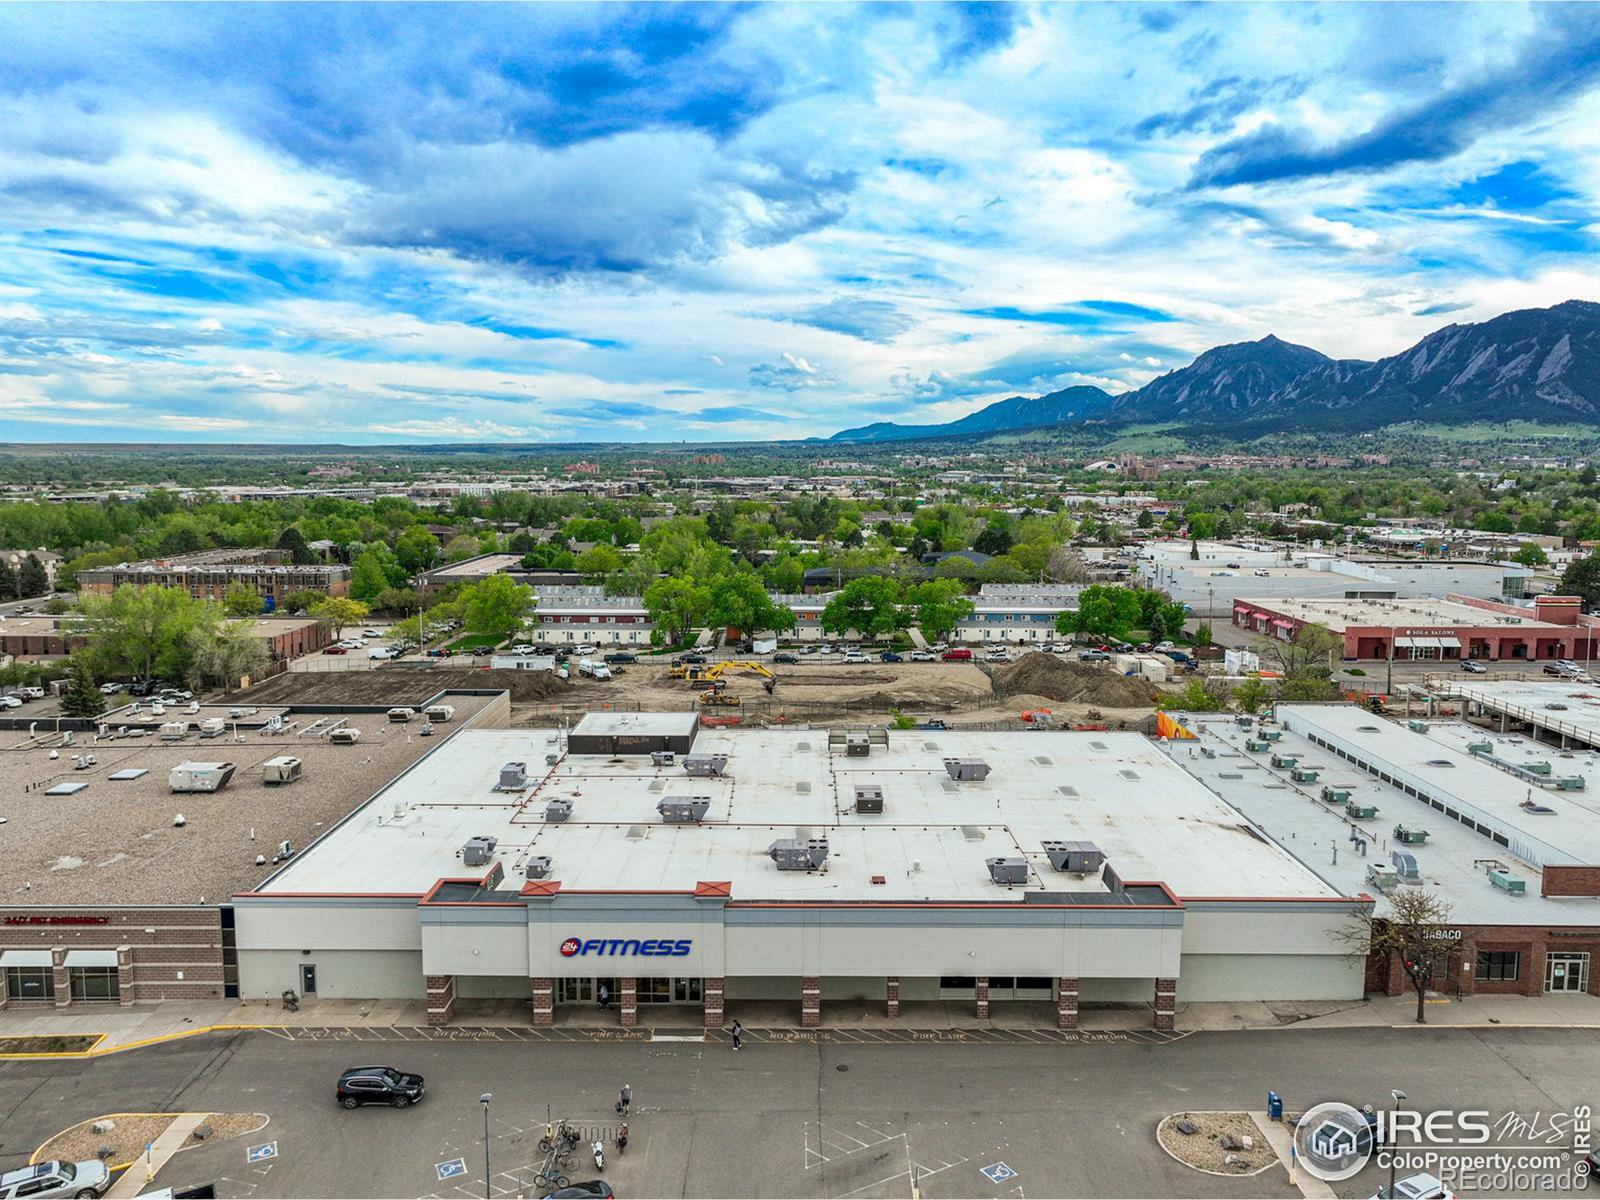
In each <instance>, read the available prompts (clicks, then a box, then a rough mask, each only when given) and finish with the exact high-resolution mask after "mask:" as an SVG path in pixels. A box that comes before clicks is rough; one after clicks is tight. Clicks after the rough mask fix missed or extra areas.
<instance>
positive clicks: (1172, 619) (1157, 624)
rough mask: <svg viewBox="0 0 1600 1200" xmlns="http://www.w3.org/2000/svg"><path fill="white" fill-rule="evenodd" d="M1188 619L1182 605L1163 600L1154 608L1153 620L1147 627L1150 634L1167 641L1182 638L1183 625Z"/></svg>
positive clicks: (1187, 613) (1187, 614)
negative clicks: (1157, 635)
mask: <svg viewBox="0 0 1600 1200" xmlns="http://www.w3.org/2000/svg"><path fill="white" fill-rule="evenodd" d="M1188 619H1189V611H1188V610H1187V609H1186V608H1184V606H1183V605H1181V604H1179V603H1177V602H1176V601H1172V600H1164V601H1163V602H1162V603H1161V604H1160V605H1159V606H1158V607H1157V608H1156V615H1155V620H1154V621H1153V622H1151V624H1150V625H1149V629H1150V633H1151V634H1152V635H1156V634H1159V635H1160V636H1161V637H1163V638H1168V639H1173V638H1179V637H1182V636H1183V623H1184V622H1185V621H1186V620H1188ZM1196 644H1197V645H1198V644H1199V643H1196Z"/></svg>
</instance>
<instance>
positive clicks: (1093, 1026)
mask: <svg viewBox="0 0 1600 1200" xmlns="http://www.w3.org/2000/svg"><path fill="white" fill-rule="evenodd" d="M799 1008H800V1006H799V1004H798V1003H794V1004H788V1003H783V1002H738V1003H735V1004H731V1005H729V1008H728V1019H729V1021H730V1022H731V1021H732V1019H733V1018H734V1017H738V1018H739V1020H740V1021H741V1022H742V1023H743V1024H744V1025H746V1026H747V1027H750V1028H768V1029H781V1028H790V1027H792V1028H796V1029H798V1028H799V1027H800V1023H799V1016H800V1011H799ZM426 1009H427V1006H426V1004H425V1002H423V1001H421V1000H413V1001H401V1000H393V1001H361V1000H309V1001H302V1002H301V1004H300V1010H299V1011H298V1012H287V1011H285V1010H284V1009H283V1007H282V1006H281V1005H280V1004H279V1003H277V1002H276V1001H265V1000H259V1001H214V1002H209V1003H202V1004H178V1003H163V1004H142V1005H141V1004H135V1005H129V1006H128V1007H126V1008H120V1007H103V1008H93V1007H89V1006H76V1007H72V1008H65V1009H30V1008H10V1009H6V1010H0V1037H25V1036H51V1035H61V1034H91V1035H102V1036H101V1041H100V1042H99V1043H98V1045H96V1046H95V1048H94V1049H93V1050H92V1051H88V1052H75V1053H63V1054H61V1055H59V1056H58V1057H69V1058H75V1057H89V1056H93V1055H100V1054H109V1053H114V1052H116V1051H119V1050H129V1049H134V1048H137V1047H139V1046H144V1045H150V1044H152V1043H156V1042H162V1041H170V1040H172V1039H174V1038H181V1037H187V1036H191V1035H193V1034H196V1033H203V1032H213V1031H229V1030H239V1029H262V1028H269V1029H284V1028H287V1029H294V1028H338V1029H390V1028H415V1027H419V1026H426V1025H427V1023H428V1020H427V1011H426ZM990 1011H991V1014H992V1015H991V1016H990V1017H989V1018H988V1019H986V1020H980V1019H979V1018H977V1017H975V1016H973V1015H972V1005H971V1002H970V1001H966V1002H950V1003H921V1004H913V1003H907V1004H904V1005H902V1006H901V1015H900V1016H899V1017H896V1018H890V1017H886V1016H885V1015H884V1014H883V1008H882V1006H881V1004H871V1003H847V1002H836V1003H832V1004H828V1005H825V1006H824V1009H823V1026H824V1027H825V1028H829V1029H863V1030H877V1029H895V1028H899V1029H928V1030H938V1029H967V1030H983V1029H995V1030H1019V1029H1020V1030H1026V1029H1054V1028H1055V1006H1054V1004H1050V1003H1030V1002H1021V1001H1017V1002H1011V1003H996V1004H994V1005H993V1006H992V1007H991V1010H990ZM1426 1011H1427V1026H1432V1027H1440V1026H1453V1027H1462V1028H1470V1027H1474V1026H1482V1027H1491V1026H1504V1027H1507V1028H1589V1029H1600V997H1595V996H1586V995H1561V996H1535V997H1527V996H1474V997H1469V998H1466V999H1463V1000H1460V1001H1451V1000H1447V999H1445V998H1443V997H1438V998H1430V1000H1429V1002H1428V1005H1427V1009H1426ZM530 1016H531V1014H530V1011H529V1004H528V1003H525V1002H522V1001H516V1000H503V1001H481V1002H464V1003H460V1004H458V1005H457V1010H456V1017H455V1021H454V1024H455V1025H457V1026H460V1027H463V1028H468V1027H477V1028H505V1027H513V1026H518V1027H527V1026H529V1025H530ZM1415 1018H1416V1000H1415V998H1414V997H1408V996H1380V997H1376V998H1374V999H1372V1000H1357V1001H1345V1002H1291V1001H1274V1002H1249V1003H1196V1004H1188V1005H1184V1006H1182V1007H1180V1008H1179V1009H1178V1014H1177V1028H1178V1031H1179V1032H1180V1033H1196V1032H1217V1031H1228V1030H1250V1029H1285V1028H1296V1029H1348V1028H1357V1027H1391V1026H1394V1027H1414V1025H1415ZM1151 1026H1152V1017H1151V1012H1150V1009H1149V1008H1148V1007H1146V1006H1143V1005H1127V1006H1109V1007H1105V1008H1096V1007H1085V1008H1084V1009H1083V1010H1082V1011H1081V1012H1080V1014H1079V1027H1080V1028H1081V1029H1083V1030H1085V1031H1091V1032H1092V1031H1112V1030H1126V1031H1138V1032H1141V1033H1143V1032H1149V1031H1150V1029H1151ZM1427 1026H1424V1028H1425V1027H1427ZM701 1027H702V1018H701V1013H700V1010H699V1009H698V1008H697V1007H693V1006H687V1005H685V1006H674V1005H662V1006H645V1007H642V1008H641V1009H640V1011H639V1025H638V1027H637V1028H638V1029H639V1030H640V1031H643V1032H645V1033H647V1032H648V1031H649V1030H652V1029H658V1030H662V1031H663V1032H672V1031H675V1030H677V1031H686V1030H698V1029H700V1028H701ZM555 1028H557V1029H562V1028H565V1029H570V1030H573V1031H578V1030H608V1029H617V1028H620V1019H619V1016H618V1014H617V1012H616V1010H615V1009H602V1008H596V1007H572V1008H564V1009H561V1010H559V1011H558V1012H557V1014H556V1025H555Z"/></svg>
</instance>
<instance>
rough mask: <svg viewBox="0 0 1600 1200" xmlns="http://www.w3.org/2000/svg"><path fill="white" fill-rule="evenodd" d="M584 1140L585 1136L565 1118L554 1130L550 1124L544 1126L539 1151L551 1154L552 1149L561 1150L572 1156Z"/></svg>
mask: <svg viewBox="0 0 1600 1200" xmlns="http://www.w3.org/2000/svg"><path fill="white" fill-rule="evenodd" d="M582 1140H583V1138H582V1137H581V1136H580V1135H579V1134H578V1132H577V1130H575V1129H573V1128H572V1127H571V1126H569V1125H568V1124H567V1123H566V1121H565V1120H563V1121H562V1122H561V1124H560V1126H558V1127H557V1128H556V1129H554V1130H552V1129H551V1128H550V1126H549V1125H546V1126H545V1127H544V1136H543V1137H542V1138H540V1139H539V1153H540V1154H549V1153H550V1152H551V1151H552V1150H560V1152H561V1153H562V1154H565V1155H569V1156H570V1155H571V1153H572V1151H574V1150H575V1149H577V1147H578V1143H579V1142H580V1141H582ZM561 1165H562V1166H566V1165H567V1164H566V1163H562V1164H561Z"/></svg>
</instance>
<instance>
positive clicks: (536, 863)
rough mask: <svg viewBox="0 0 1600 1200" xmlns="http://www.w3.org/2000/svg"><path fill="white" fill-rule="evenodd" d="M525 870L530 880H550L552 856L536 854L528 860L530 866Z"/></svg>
mask: <svg viewBox="0 0 1600 1200" xmlns="http://www.w3.org/2000/svg"><path fill="white" fill-rule="evenodd" d="M523 870H524V872H525V873H526V874H527V876H528V878H529V879H548V878H549V877H550V856H549V855H548V854H535V855H534V856H533V857H531V858H530V859H528V865H527V866H526V867H524V868H523Z"/></svg>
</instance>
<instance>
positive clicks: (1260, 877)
mask: <svg viewBox="0 0 1600 1200" xmlns="http://www.w3.org/2000/svg"><path fill="white" fill-rule="evenodd" d="M595 715H596V716H599V715H605V716H607V718H608V722H615V721H617V720H620V719H621V718H623V717H627V718H631V719H632V720H634V721H642V720H643V719H644V718H647V717H658V716H671V717H672V718H673V719H674V720H676V719H677V717H678V716H679V715H680V714H633V713H630V714H595ZM691 715H692V714H691ZM887 736H888V739H889V745H888V748H887V749H886V748H885V747H884V746H883V745H882V744H881V743H875V744H873V746H872V752H871V754H870V755H869V756H868V757H865V758H850V757H847V756H846V755H845V754H844V753H843V752H842V751H834V752H830V750H829V748H828V734H827V731H826V730H707V731H703V732H702V733H701V735H700V737H699V739H698V740H697V742H696V744H695V751H696V753H707V752H712V753H726V754H727V755H728V756H729V759H728V766H727V772H726V775H725V776H724V777H723V778H720V779H717V778H713V779H698V778H691V777H689V776H688V775H687V774H686V773H685V771H684V768H683V765H682V759H681V758H680V759H679V760H678V762H677V763H676V764H675V765H674V766H671V767H659V768H658V767H655V766H652V765H651V762H650V757H649V755H619V756H609V755H572V754H569V755H565V756H564V757H562V758H561V759H560V761H559V762H558V763H557V764H555V765H554V767H547V766H546V765H545V755H546V754H547V753H555V752H557V751H558V750H559V749H560V744H559V735H556V734H552V733H548V732H546V731H528V730H483V731H479V730H463V731H462V732H461V733H460V734H458V735H457V736H456V737H454V738H453V739H452V740H451V741H450V742H448V743H447V744H445V745H443V746H441V747H440V748H439V749H438V750H436V751H435V752H433V753H432V754H430V755H429V756H428V757H427V758H425V759H424V760H422V761H421V762H420V763H418V764H417V766H416V767H415V768H413V769H412V770H411V771H410V772H408V773H407V774H406V775H404V776H403V777H401V778H400V779H399V780H397V781H396V782H395V783H394V784H393V785H391V786H390V787H389V788H387V789H386V790H385V791H383V792H382V793H380V794H379V795H378V796H377V797H375V798H374V799H373V800H372V801H371V802H370V803H369V804H368V805H366V806H365V807H364V808H363V809H361V810H360V811H358V812H357V813H355V814H354V815H353V816H352V817H351V818H350V819H349V820H348V821H346V822H345V823H344V824H343V825H341V826H340V827H339V828H338V829H336V830H334V831H332V832H331V833H330V834H329V835H328V836H327V837H325V838H323V839H322V840H321V841H320V842H319V843H317V844H316V845H315V846H313V847H311V848H310V849H309V850H307V851H306V852H304V853H302V854H301V855H300V856H299V858H297V859H296V860H295V861H293V862H292V863H290V864H289V865H288V866H287V867H286V868H285V869H284V870H283V871H282V872H280V873H279V874H278V875H277V876H276V877H274V878H273V879H272V881H271V882H270V884H269V885H268V886H266V887H265V888H264V889H263V890H264V891H266V892H269V893H293V892H349V893H404V894H413V893H423V892H426V891H427V890H428V889H430V888H431V887H432V886H433V885H434V884H435V883H436V882H437V881H438V880H440V879H441V878H446V877H453V878H463V877H470V876H475V875H479V874H481V873H482V871H481V869H479V868H470V869H469V868H464V867H463V866H462V863H461V858H460V849H461V846H462V844H463V843H464V842H465V841H466V839H467V838H469V837H473V836H480V835H487V836H491V837H495V838H498V839H499V844H498V846H497V848H496V851H495V854H496V857H497V859H498V860H499V861H500V862H501V863H502V864H503V866H504V869H505V873H506V884H505V885H504V886H506V887H516V886H520V884H521V883H522V881H523V867H524V865H525V863H526V861H527V858H528V856H529V855H539V854H545V855H549V856H550V857H551V859H552V860H553V868H552V871H551V875H550V877H551V878H552V879H555V880H559V881H560V882H561V884H562V886H563V888H565V889H570V890H600V891H648V890H663V889H665V890H689V889H692V888H693V887H694V886H695V885H696V884H697V883H700V882H720V881H730V882H731V883H732V885H733V895H734V897H735V898H736V899H741V900H801V899H809V900H828V899H840V900H948V901H968V902H981V901H985V900H996V901H1003V900H1008V899H1009V900H1012V901H1014V900H1015V899H1016V893H1018V892H1024V891H1055V892H1064V891H1074V890H1084V889H1088V890H1098V889H1100V888H1101V887H1102V885H1101V884H1100V883H1099V882H1098V880H1094V879H1091V880H1089V881H1087V882H1084V881H1078V880H1075V879H1074V877H1073V876H1071V875H1067V874H1063V873H1058V872H1056V871H1054V870H1052V869H1051V867H1050V864H1049V860H1048V857H1047V856H1046V855H1045V853H1044V852H1043V850H1042V848H1041V842H1043V841H1047V840H1059V841H1090V842H1093V843H1095V844H1096V845H1097V846H1098V847H1099V848H1100V849H1101V850H1103V851H1104V852H1105V854H1106V857H1107V860H1108V861H1109V863H1110V864H1111V866H1112V867H1113V868H1114V869H1115V871H1116V872H1117V874H1118V875H1119V876H1120V877H1121V878H1122V879H1123V880H1124V881H1126V882H1129V883H1152V882H1161V883H1165V884H1166V885H1167V886H1168V887H1169V888H1170V889H1171V890H1172V891H1173V892H1174V893H1176V894H1177V895H1178V896H1180V897H1191V898H1199V897H1227V898H1239V899H1251V898H1268V897H1277V898H1283V897H1287V898H1305V899H1313V898H1315V899H1331V898H1334V897H1336V896H1337V895H1338V893H1337V892H1336V891H1335V890H1334V888H1332V887H1331V886H1329V885H1328V884H1327V883H1325V882H1323V881H1322V880H1320V879H1319V878H1318V877H1317V876H1316V875H1315V874H1314V873H1313V872H1312V871H1310V870H1308V869H1307V868H1306V867H1305V866H1303V865H1302V864H1301V863H1300V862H1299V861H1297V860H1296V859H1295V858H1294V856H1293V855H1291V854H1290V853H1288V852H1287V851H1286V850H1283V849H1281V848H1280V847H1278V846H1275V845H1273V844H1271V843H1270V842H1269V841H1268V840H1267V839H1265V838H1262V837H1261V836H1259V835H1258V834H1257V833H1255V832H1253V831H1252V830H1251V828H1250V826H1249V823H1248V822H1247V821H1246V820H1245V819H1244V818H1243V817H1242V816H1241V815H1240V814H1239V813H1238V812H1237V811H1235V810H1234V809H1233V808H1231V807H1229V806H1228V805H1227V804H1225V803H1223V802H1222V801H1221V800H1220V799H1219V798H1218V797H1217V796H1216V795H1215V794H1213V793H1212V792H1211V791H1208V790H1207V789H1206V788H1205V787H1204V786H1202V785H1201V784H1200V783H1199V782H1197V781H1196V780H1194V779H1192V778H1190V777H1189V776H1188V775H1187V774H1185V773H1184V772H1183V771H1182V770H1180V769H1179V768H1178V767H1176V766H1175V765H1174V764H1173V763H1171V762H1170V761H1169V760H1168V759H1167V757H1166V756H1165V755H1164V754H1163V753H1162V752H1161V750H1160V749H1159V748H1158V747H1157V746H1156V745H1155V744H1154V743H1152V742H1151V741H1150V740H1148V739H1147V738H1144V737H1142V736H1140V735H1138V734H1132V733H1068V732H1051V733H1022V732H1016V733H1011V732H996V733H979V732H961V733H955V732H938V733H930V732H920V731H890V732H889V733H888V735H887ZM947 757H953V758H981V759H983V760H984V761H986V762H987V763H988V764H989V765H990V767H991V768H992V770H991V773H990V775H989V777H988V778H987V780H985V781H983V782H981V783H980V782H970V783H955V782H953V781H951V780H950V779H949V777H948V775H947V773H946V771H945V768H944V763H943V760H944V759H945V758H947ZM509 761H526V762H528V764H529V773H530V777H531V779H532V781H533V784H534V786H533V787H531V788H530V789H529V790H528V791H527V792H525V793H520V794H519V793H500V792H496V791H494V790H493V789H494V786H495V784H496V782H497V781H498V779H499V771H500V766H501V764H503V763H505V762H509ZM547 772H548V774H547ZM858 783H862V784H873V785H877V786H879V787H881V788H882V789H883V792H884V797H885V802H884V812H883V813H882V814H863V813H857V812H855V811H854V803H855V786H856V784H858ZM668 797H704V798H706V799H707V800H708V801H709V803H710V808H709V811H708V813H707V815H706V818H705V822H704V823H703V824H701V825H697V826H696V825H688V826H685V825H668V824H665V823H663V821H662V820H661V817H660V816H659V815H658V813H657V811H656V806H657V805H658V804H659V803H660V802H661V801H662V800H663V799H666V798H668ZM563 799H564V800H570V801H571V802H572V808H573V811H572V817H571V819H570V820H568V821H566V822H564V823H559V824H550V823H546V822H545V820H544V811H545V806H546V805H547V804H548V803H549V802H550V801H552V800H563ZM813 836H816V837H826V838H827V839H828V842H829V850H830V857H829V859H828V870H827V872H826V873H825V874H823V873H806V872H799V871H779V870H778V869H777V868H776V866H775V865H774V864H773V862H772V861H771V859H770V858H769V857H768V856H767V849H768V847H769V846H770V845H771V844H772V842H773V841H775V840H777V839H779V838H807V837H813ZM1016 856H1022V857H1026V858H1027V859H1028V861H1029V864H1030V867H1031V875H1030V879H1029V882H1028V884H1027V885H1019V886H1017V887H1015V888H1011V889H1008V888H1004V887H1000V886H998V885H996V884H994V883H993V882H991V880H990V878H989V874H988V869H987V866H986V864H985V860H986V859H988V858H991V857H1016ZM874 877H879V878H881V879H882V882H875V881H874Z"/></svg>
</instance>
